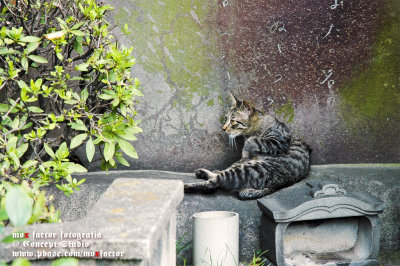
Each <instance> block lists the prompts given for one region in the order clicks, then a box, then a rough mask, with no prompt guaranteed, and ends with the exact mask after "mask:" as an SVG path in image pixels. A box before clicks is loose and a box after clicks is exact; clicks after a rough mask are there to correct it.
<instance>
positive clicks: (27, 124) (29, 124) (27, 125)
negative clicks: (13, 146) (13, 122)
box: [21, 122, 33, 130]
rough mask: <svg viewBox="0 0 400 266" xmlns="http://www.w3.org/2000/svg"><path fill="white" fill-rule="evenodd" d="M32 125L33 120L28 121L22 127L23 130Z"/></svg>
mask: <svg viewBox="0 0 400 266" xmlns="http://www.w3.org/2000/svg"><path fill="white" fill-rule="evenodd" d="M32 125H33V123H32V122H28V123H26V124H25V125H24V126H23V127H21V130H25V129H27V128H30V127H31V126H32Z"/></svg>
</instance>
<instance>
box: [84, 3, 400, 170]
mask: <svg viewBox="0 0 400 266" xmlns="http://www.w3.org/2000/svg"><path fill="white" fill-rule="evenodd" d="M107 2H108V3H110V4H112V5H114V6H115V10H114V13H113V14H114V20H115V22H116V23H117V24H119V25H121V26H123V25H125V23H127V24H128V25H129V28H130V32H131V33H130V34H128V36H127V38H125V39H124V38H120V39H119V41H120V42H122V43H125V44H128V45H133V46H134V55H135V56H136V58H137V62H138V63H137V65H136V66H135V68H134V70H133V75H134V76H137V77H139V79H140V80H141V82H142V88H143V92H144V95H145V96H144V97H143V99H142V100H141V102H140V103H139V104H138V105H137V111H138V113H139V116H140V118H142V119H143V123H142V124H141V125H142V127H143V129H144V133H143V134H141V135H140V136H138V138H139V140H138V141H137V142H135V143H134V145H135V148H136V149H137V151H138V153H139V158H140V159H139V160H132V161H130V162H131V169H158V170H174V171H187V172H192V171H193V170H194V169H195V168H200V167H206V168H223V167H226V166H228V165H229V164H231V163H232V162H233V161H234V160H235V159H237V158H238V156H239V152H238V151H235V150H232V149H229V148H228V147H227V137H226V136H225V135H224V133H223V132H222V130H221V126H222V122H223V120H224V114H225V112H226V110H227V108H228V106H229V101H228V100H227V99H228V91H233V92H235V93H237V94H241V95H242V96H243V97H245V98H247V99H249V100H251V101H252V102H254V103H255V104H256V105H257V106H258V107H259V108H264V109H265V110H266V111H268V112H270V113H274V114H276V115H278V117H280V118H281V119H282V120H284V121H285V122H287V124H288V125H289V127H290V128H291V129H292V130H293V131H295V132H297V134H298V135H300V136H301V137H303V138H304V139H305V140H306V142H308V143H309V144H311V146H312V148H313V150H314V152H313V153H312V161H313V163H314V164H328V163H379V162H386V163H392V162H398V161H400V145H399V140H398V132H399V131H400V112H399V111H398V110H399V106H400V104H399V99H400V84H399V82H400V81H399V79H398V77H399V75H400V73H399V71H400V52H399V51H400V31H399V30H398V21H399V19H400V4H399V1H397V0H385V1H374V0H364V1H361V0H357V1H341V0H337V1H336V0H324V1H320V0H309V1H291V0H284V1H276V0H274V1H261V0H254V1H237V0H218V1H215V0H206V1H203V0H192V1H148V0H118V1H116V0H108V1H107ZM97 165H98V164H90V165H89V167H91V169H96V167H97Z"/></svg>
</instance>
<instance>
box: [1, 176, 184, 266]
mask: <svg viewBox="0 0 400 266" xmlns="http://www.w3.org/2000/svg"><path fill="white" fill-rule="evenodd" d="M182 198H183V183H182V182H181V181H177V180H145V179H134V178H129V179H123V178H120V179H117V180H115V181H114V182H113V183H112V184H111V185H110V186H109V188H108V189H107V190H106V191H105V192H104V194H102V195H101V197H100V199H99V200H98V201H97V202H96V203H95V204H94V207H93V208H92V209H91V210H89V212H88V214H87V216H86V217H84V218H83V219H80V220H76V221H71V222H64V223H62V224H36V225H31V226H26V227H24V228H22V231H24V232H28V233H30V237H29V239H28V240H29V241H30V242H31V243H36V244H37V243H45V242H49V241H50V242H52V243H57V247H53V248H50V247H48V246H45V247H39V248H38V247H26V246H24V245H23V244H22V243H24V242H21V245H19V247H13V245H11V244H4V243H1V244H0V250H1V254H0V255H1V256H0V260H1V261H10V260H12V259H14V258H13V252H17V251H22V252H28V251H29V252H34V253H33V254H34V255H37V253H36V252H37V251H40V252H43V251H44V252H48V253H51V254H53V252H61V253H62V254H64V252H70V251H77V252H85V251H86V252H96V251H97V252H100V251H101V252H124V254H123V255H120V256H118V257H119V258H120V259H121V260H122V261H129V263H130V264H133V265H141V266H146V265H174V264H175V263H176V252H175V242H176V207H177V205H178V204H179V203H180V201H181V200H182ZM76 199H77V198H75V200H76ZM84 199H85V196H84V197H81V198H80V199H78V200H84ZM75 202H76V201H75ZM65 203H66V202H64V204H65ZM77 206H80V203H78V204H77ZM72 209H73V208H72ZM80 215H81V213H79V214H77V215H75V217H79V216H80ZM11 232H12V230H11V228H7V229H6V230H5V233H3V234H1V235H0V238H1V239H2V238H3V237H4V236H6V235H8V234H10V233H11ZM62 232H64V233H67V234H70V233H71V234H74V233H90V234H92V235H91V238H89V239H82V240H81V239H77V237H72V238H71V237H70V238H69V239H62V238H61V234H62ZM37 233H47V234H48V233H56V234H57V236H56V237H55V238H48V237H47V238H42V239H34V238H33V237H34V235H36V234H37ZM77 240H80V242H81V243H84V242H86V243H88V245H89V246H88V247H70V246H63V243H66V242H65V241H69V242H70V243H71V242H73V243H77ZM63 241H64V242H63ZM119 254H121V253H119ZM58 256H59V255H58ZM73 256H74V257H78V258H84V259H96V258H95V256H86V255H83V254H74V255H73ZM54 257H55V256H54V255H43V256H42V257H37V256H36V257H35V258H33V259H49V258H54ZM99 258H104V257H102V255H101V253H99ZM42 263H43V262H42ZM44 263H46V262H44ZM90 263H94V262H93V261H92V262H91V261H88V264H90Z"/></svg>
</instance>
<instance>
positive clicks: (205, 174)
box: [194, 168, 216, 180]
mask: <svg viewBox="0 0 400 266" xmlns="http://www.w3.org/2000/svg"><path fill="white" fill-rule="evenodd" d="M194 173H195V175H196V178H198V179H204V180H209V179H211V178H213V177H215V175H216V174H215V173H213V172H211V171H210V170H207V169H204V168H201V169H197V170H196V171H195V172H194Z"/></svg>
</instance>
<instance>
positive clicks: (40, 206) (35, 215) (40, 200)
mask: <svg viewBox="0 0 400 266" xmlns="http://www.w3.org/2000/svg"><path fill="white" fill-rule="evenodd" d="M45 203H46V194H45V192H44V191H41V192H40V194H39V196H38V197H37V199H36V201H35V203H34V204H33V210H32V216H31V218H30V219H29V221H28V223H29V224H32V223H35V222H36V221H38V220H39V218H40V216H41V215H42V213H43V210H44V208H45Z"/></svg>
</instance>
